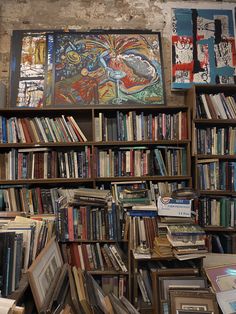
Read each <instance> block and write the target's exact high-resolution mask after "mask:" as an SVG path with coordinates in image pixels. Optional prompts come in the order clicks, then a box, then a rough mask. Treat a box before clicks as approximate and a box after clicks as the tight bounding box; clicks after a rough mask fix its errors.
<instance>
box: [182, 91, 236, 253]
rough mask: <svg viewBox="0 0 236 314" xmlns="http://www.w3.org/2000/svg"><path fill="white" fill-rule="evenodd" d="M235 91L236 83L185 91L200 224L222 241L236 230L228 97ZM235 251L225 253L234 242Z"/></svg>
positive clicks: (235, 155)
mask: <svg viewBox="0 0 236 314" xmlns="http://www.w3.org/2000/svg"><path fill="white" fill-rule="evenodd" d="M235 94H236V86H235V85H196V86H194V87H192V88H191V89H190V90H189V91H188V92H187V93H186V104H189V106H191V108H192V165H193V166H192V173H193V176H194V187H195V189H196V190H197V192H198V194H199V202H198V204H197V207H198V208H197V210H198V218H199V223H200V224H201V225H202V226H203V227H204V229H205V231H206V232H207V234H209V235H214V237H219V240H220V237H221V235H222V234H226V235H227V234H228V235H230V234H233V231H234V230H235V218H236V217H234V212H235V209H234V210H233V208H236V188H235V184H234V179H233V173H234V170H233V169H236V147H235V143H236V138H235V134H236V133H235V132H236V131H235V130H236V116H235V115H234V111H233V110H232V104H231V103H230V102H228V100H227V97H228V96H229V97H230V96H232V95H235ZM204 99H205V101H204ZM225 99H226V100H225ZM228 99H229V98H228ZM217 101H218V102H217ZM220 101H221V102H220ZM232 102H233V101H232ZM216 104H217V105H218V107H216ZM205 107H207V109H206V108H205ZM217 108H218V109H217ZM219 108H220V109H219ZM207 110H208V111H209V112H208V114H207V112H206V111H207ZM222 110H223V113H222ZM209 114H210V116H209ZM206 115H207V117H206ZM225 115H226V116H227V118H226V117H225ZM214 180H215V181H214ZM225 200H226V202H228V203H226V205H225V203H224V202H225ZM229 206H231V207H230V208H232V209H231V210H229ZM226 216H227V217H228V218H227V217H226ZM229 216H230V218H229ZM227 219H228V220H227ZM226 220H227V221H226ZM232 241H233V242H234V241H235V240H233V239H232ZM232 250H233V251H231V252H225V253H235V244H232ZM221 253H222V252H221Z"/></svg>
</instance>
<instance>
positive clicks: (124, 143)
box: [94, 140, 191, 146]
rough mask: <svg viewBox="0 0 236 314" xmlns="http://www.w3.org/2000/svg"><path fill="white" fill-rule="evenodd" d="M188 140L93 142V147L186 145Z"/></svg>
mask: <svg viewBox="0 0 236 314" xmlns="http://www.w3.org/2000/svg"><path fill="white" fill-rule="evenodd" d="M190 142H191V141H190V140H157V141H152V140H142V141H109V142H95V143H94V146H111V145H112V146H114V145H118V146H121V145H122V146H127V145H128V146H130V145H134V146H139V145H141V146H143V145H186V144H189V143H190Z"/></svg>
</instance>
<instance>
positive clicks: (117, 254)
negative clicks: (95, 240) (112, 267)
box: [109, 244, 128, 271]
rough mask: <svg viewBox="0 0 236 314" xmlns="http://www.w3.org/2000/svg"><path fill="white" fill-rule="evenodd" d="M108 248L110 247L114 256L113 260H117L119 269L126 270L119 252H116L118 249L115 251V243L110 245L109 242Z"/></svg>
mask: <svg viewBox="0 0 236 314" xmlns="http://www.w3.org/2000/svg"><path fill="white" fill-rule="evenodd" d="M109 249H110V251H111V253H112V255H113V256H114V258H115V260H116V261H117V264H118V265H119V266H120V269H121V270H122V271H128V270H127V268H126V266H125V263H124V262H123V261H122V258H121V256H120V254H119V253H118V251H117V249H116V247H115V245H112V244H111V245H110V246H109Z"/></svg>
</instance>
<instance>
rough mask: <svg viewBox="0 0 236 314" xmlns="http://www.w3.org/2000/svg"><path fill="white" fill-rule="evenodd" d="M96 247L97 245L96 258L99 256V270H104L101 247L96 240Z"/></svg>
mask: <svg viewBox="0 0 236 314" xmlns="http://www.w3.org/2000/svg"><path fill="white" fill-rule="evenodd" d="M96 247H97V252H98V258H99V262H100V266H101V270H102V271H104V263H103V259H102V252H101V247H100V244H99V243H98V242H97V243H96Z"/></svg>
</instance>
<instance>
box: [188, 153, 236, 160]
mask: <svg viewBox="0 0 236 314" xmlns="http://www.w3.org/2000/svg"><path fill="white" fill-rule="evenodd" d="M194 157H196V158H202V159H208V158H209V159H212V158H214V159H216V158H217V159H236V155H235V154H234V155H210V154H208V155H203V154H196V155H194Z"/></svg>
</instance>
